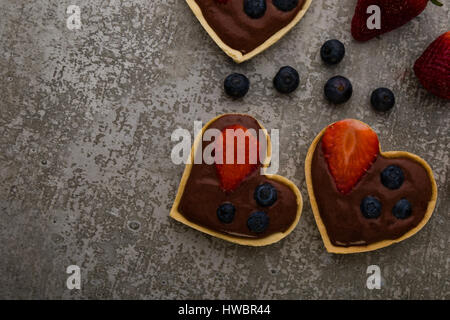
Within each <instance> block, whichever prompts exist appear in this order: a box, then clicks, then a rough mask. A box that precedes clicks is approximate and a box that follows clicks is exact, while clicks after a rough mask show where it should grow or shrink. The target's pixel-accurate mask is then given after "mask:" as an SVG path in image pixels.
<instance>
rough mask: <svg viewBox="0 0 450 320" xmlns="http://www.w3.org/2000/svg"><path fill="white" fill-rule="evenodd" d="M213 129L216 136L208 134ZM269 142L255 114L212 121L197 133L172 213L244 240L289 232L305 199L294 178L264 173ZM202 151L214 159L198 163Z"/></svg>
mask: <svg viewBox="0 0 450 320" xmlns="http://www.w3.org/2000/svg"><path fill="white" fill-rule="evenodd" d="M207 129H208V131H207ZM209 129H215V131H216V132H217V133H218V135H217V136H214V138H213V137H212V136H209V133H210V132H212V130H211V131H210V130H209ZM228 132H231V133H234V134H235V136H228V135H227V134H228ZM227 137H228V139H227ZM261 142H264V143H261ZM230 144H231V146H232V149H231V150H232V152H231V153H228V150H229V149H228V146H229V145H230ZM234 146H236V147H234ZM271 147H272V146H271V142H270V137H269V136H268V134H267V131H265V130H264V128H263V126H262V125H261V124H260V123H259V122H258V121H257V120H256V119H254V118H253V117H251V116H248V115H244V114H225V115H221V116H218V117H216V118H214V119H212V120H211V121H209V122H208V123H207V124H206V125H205V126H204V127H203V129H202V131H201V133H200V134H199V135H198V136H197V137H196V138H195V141H194V145H193V147H192V149H191V154H190V160H191V161H190V163H188V164H187V165H186V168H185V170H184V173H183V177H182V179H181V182H180V186H179V189H178V193H177V195H176V198H175V201H174V204H173V206H172V210H171V212H170V216H171V217H172V218H174V219H175V220H177V221H179V222H181V223H183V224H185V225H187V226H190V227H192V228H194V229H196V230H199V231H202V232H204V233H207V234H209V235H212V236H215V237H217V238H221V239H223V240H227V241H230V242H233V243H237V244H241V245H248V246H264V245H269V244H272V243H275V242H277V241H279V240H281V239H283V238H284V237H286V236H287V235H288V234H289V233H291V232H292V230H293V229H294V228H295V226H296V225H297V223H298V221H299V219H300V215H301V212H302V206H303V202H302V196H301V194H300V191H299V190H298V188H297V187H296V186H295V185H294V184H293V183H292V182H291V181H289V180H288V179H286V178H284V177H282V176H279V175H271V174H266V172H267V168H268V165H269V163H270V158H271V150H272V148H271ZM251 150H253V152H251ZM255 150H257V152H256V154H257V156H256V158H255ZM199 153H201V155H203V156H204V155H205V154H211V155H213V161H212V162H211V161H210V160H205V158H204V160H203V161H202V162H201V163H198V164H197V163H196V162H195V161H194V159H195V157H196V156H197V157H198V155H199ZM233 155H234V159H233V161H231V162H232V163H230V161H228V159H229V157H232V156H233ZM239 155H245V156H244V157H242V156H241V158H239V157H240V156H239ZM262 158H263V159H262ZM220 159H221V160H220ZM197 162H198V161H197ZM208 163H209V164H208Z"/></svg>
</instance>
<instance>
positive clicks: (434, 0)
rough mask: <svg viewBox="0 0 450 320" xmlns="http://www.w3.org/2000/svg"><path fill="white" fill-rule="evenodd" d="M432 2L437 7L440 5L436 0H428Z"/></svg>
mask: <svg viewBox="0 0 450 320" xmlns="http://www.w3.org/2000/svg"><path fill="white" fill-rule="evenodd" d="M430 1H431V3H432V4H435V5H437V6H438V7H442V3H440V2H439V1H438V0H430Z"/></svg>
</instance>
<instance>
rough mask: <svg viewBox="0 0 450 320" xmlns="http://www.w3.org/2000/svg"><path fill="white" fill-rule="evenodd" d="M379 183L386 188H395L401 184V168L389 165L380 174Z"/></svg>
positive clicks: (402, 179)
mask: <svg viewBox="0 0 450 320" xmlns="http://www.w3.org/2000/svg"><path fill="white" fill-rule="evenodd" d="M380 176H381V183H382V184H383V186H385V187H386V188H388V189H391V190H395V189H398V188H400V187H401V186H402V184H403V181H404V180H405V176H404V175H403V171H402V169H400V167H398V166H395V165H390V166H388V167H387V168H386V169H384V170H383V171H382V172H381V174H380Z"/></svg>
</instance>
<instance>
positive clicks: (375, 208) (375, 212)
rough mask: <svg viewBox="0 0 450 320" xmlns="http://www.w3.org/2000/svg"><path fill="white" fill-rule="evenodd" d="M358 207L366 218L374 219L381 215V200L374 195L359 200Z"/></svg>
mask: <svg viewBox="0 0 450 320" xmlns="http://www.w3.org/2000/svg"><path fill="white" fill-rule="evenodd" d="M360 209H361V212H362V214H363V216H364V217H366V218H367V219H376V218H378V217H379V216H380V215H381V202H380V200H378V199H377V198H375V197H372V196H368V197H365V198H364V199H363V200H362V201H361V205H360Z"/></svg>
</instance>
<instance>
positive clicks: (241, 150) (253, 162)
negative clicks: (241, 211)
mask: <svg viewBox="0 0 450 320" xmlns="http://www.w3.org/2000/svg"><path fill="white" fill-rule="evenodd" d="M227 137H228V139H227ZM233 138H234V139H233ZM227 148H229V149H228V150H229V154H230V155H234V157H232V159H229V158H228V157H227ZM230 150H231V151H230ZM238 156H239V157H238ZM220 160H221V161H220ZM215 164H216V169H217V175H218V176H219V180H220V186H221V188H222V189H223V190H224V191H226V192H231V191H233V190H235V189H236V188H237V187H238V186H239V185H240V183H241V182H242V180H244V179H245V178H246V177H247V176H248V175H249V174H250V173H252V172H253V171H254V170H256V169H257V168H258V167H259V144H258V138H257V137H256V136H255V135H253V134H252V133H251V132H250V131H248V129H247V128H245V127H243V126H241V125H231V126H228V127H226V128H224V129H223V130H222V134H221V135H220V137H219V139H218V140H217V141H216V146H215Z"/></svg>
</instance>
